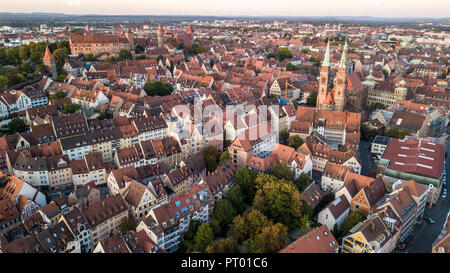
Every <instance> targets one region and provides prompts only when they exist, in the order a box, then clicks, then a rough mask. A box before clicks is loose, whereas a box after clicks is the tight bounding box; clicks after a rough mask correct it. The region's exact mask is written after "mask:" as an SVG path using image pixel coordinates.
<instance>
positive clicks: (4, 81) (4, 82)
mask: <svg viewBox="0 0 450 273" xmlns="http://www.w3.org/2000/svg"><path fill="white" fill-rule="evenodd" d="M7 86H8V78H6V77H3V76H0V92H1V91H3V89H5V88H6V87H7Z"/></svg>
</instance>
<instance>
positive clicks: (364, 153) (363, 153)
mask: <svg viewBox="0 0 450 273" xmlns="http://www.w3.org/2000/svg"><path fill="white" fill-rule="evenodd" d="M359 155H360V157H361V165H362V166H361V174H362V175H366V176H367V175H368V174H369V171H370V170H371V169H372V167H373V166H374V165H375V162H374V160H373V158H372V157H371V156H370V142H368V141H364V140H361V142H360V143H359Z"/></svg>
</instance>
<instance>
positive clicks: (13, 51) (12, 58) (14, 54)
mask: <svg viewBox="0 0 450 273" xmlns="http://www.w3.org/2000/svg"><path fill="white" fill-rule="evenodd" d="M5 53H6V55H5V57H6V64H9V65H18V64H20V57H19V49H18V48H17V47H11V48H8V49H7V50H6V52H5Z"/></svg>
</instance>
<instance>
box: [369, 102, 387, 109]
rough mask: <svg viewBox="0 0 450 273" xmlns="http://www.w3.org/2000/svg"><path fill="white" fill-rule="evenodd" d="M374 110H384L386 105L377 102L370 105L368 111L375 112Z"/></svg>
mask: <svg viewBox="0 0 450 273" xmlns="http://www.w3.org/2000/svg"><path fill="white" fill-rule="evenodd" d="M375 109H386V105H384V104H382V103H379V102H376V103H375V102H372V103H371V104H370V110H372V111H373V110H375Z"/></svg>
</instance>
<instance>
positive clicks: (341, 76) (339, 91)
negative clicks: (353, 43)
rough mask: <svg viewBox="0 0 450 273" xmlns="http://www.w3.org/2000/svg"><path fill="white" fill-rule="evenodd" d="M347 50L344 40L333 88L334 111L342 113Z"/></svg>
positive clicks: (344, 101)
mask: <svg viewBox="0 0 450 273" xmlns="http://www.w3.org/2000/svg"><path fill="white" fill-rule="evenodd" d="M347 50H348V44H347V40H345V45H344V51H343V52H342V57H341V61H340V63H339V66H338V69H337V74H336V86H335V88H334V102H335V103H336V105H335V109H334V110H335V111H343V110H344V107H345V103H346V91H347Z"/></svg>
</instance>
